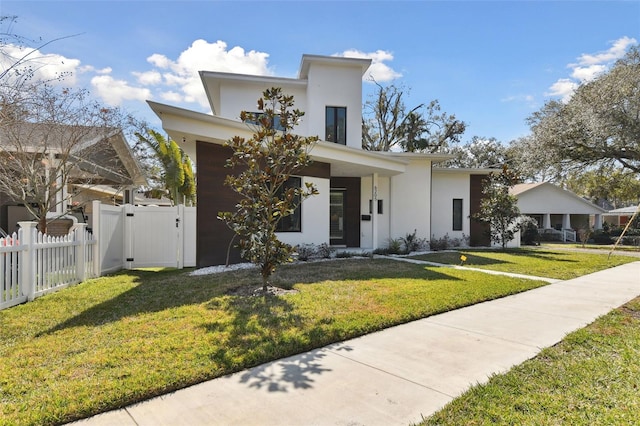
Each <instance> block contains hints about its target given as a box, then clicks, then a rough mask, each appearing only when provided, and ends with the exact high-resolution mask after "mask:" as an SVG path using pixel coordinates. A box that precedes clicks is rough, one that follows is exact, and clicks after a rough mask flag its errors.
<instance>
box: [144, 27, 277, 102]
mask: <svg viewBox="0 0 640 426" xmlns="http://www.w3.org/2000/svg"><path fill="white" fill-rule="evenodd" d="M268 57H269V54H267V53H264V52H257V51H255V50H250V51H248V52H247V51H245V50H244V49H243V48H242V47H239V46H235V47H233V48H231V49H229V50H227V44H226V43H225V42H224V41H221V40H218V41H216V42H215V43H209V42H207V41H206V40H202V39H199V40H196V41H194V42H193V43H192V44H191V46H189V47H188V48H187V49H186V50H184V51H183V52H182V53H181V54H180V55H179V56H178V58H177V59H176V60H172V59H170V58H168V57H166V56H165V55H162V54H159V53H155V54H153V55H151V56H149V57H148V58H147V62H149V63H150V64H151V65H153V66H155V67H156V68H159V69H160V70H161V71H162V77H163V84H165V85H167V86H169V87H171V88H172V89H170V90H168V91H167V92H166V93H161V94H160V97H162V98H163V99H165V98H171V99H176V98H177V95H178V94H179V95H180V96H179V97H180V98H182V100H184V101H185V102H197V103H199V104H200V105H201V106H203V107H208V106H209V101H208V100H207V97H206V95H205V93H204V89H203V87H202V82H201V81H200V76H199V75H198V71H220V72H233V73H239V74H251V75H272V71H271V70H270V68H269V66H268V61H267V59H268ZM150 72H159V71H158V70H153V71H150ZM176 90H177V92H176Z"/></svg>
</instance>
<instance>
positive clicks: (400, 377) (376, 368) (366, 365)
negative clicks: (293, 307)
mask: <svg viewBox="0 0 640 426" xmlns="http://www.w3.org/2000/svg"><path fill="white" fill-rule="evenodd" d="M329 352H331V353H333V354H334V355H337V356H339V357H342V358H344V359H347V360H349V361H351V362H355V363H357V364H360V365H364V366H365V367H369V368H372V369H374V370H377V371H380V372H381V373H384V374H387V375H389V376H392V377H396V378H398V379H400V380H403V381H405V382H409V383H413V384H414V385H416V386H420V387H421V388H424V389H429V390H431V391H434V392H437V393H439V394H441V395H444V396H446V397H448V398H452V399H453V398H454V396H453V395H449V394H448V393H446V392H442V391H441V390H438V389H435V388H432V387H430V386H427V385H423V384H422V383H418V382H416V381H414V380H411V379H408V378H406V377H403V376H399V375H397V374H393V373H390V372H389V371H387V370H383V369H382V368H380V367H376V366H374V365H371V364H367V363H366V362H362V361H358V360H357V359H353V358H351V357H348V356H346V355H343V354H341V353H338V352H336V351H334V350H332V349H329Z"/></svg>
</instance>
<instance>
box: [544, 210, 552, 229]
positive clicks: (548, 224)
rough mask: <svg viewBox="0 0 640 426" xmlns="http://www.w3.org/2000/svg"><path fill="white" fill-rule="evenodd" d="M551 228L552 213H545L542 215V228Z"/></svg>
mask: <svg viewBox="0 0 640 426" xmlns="http://www.w3.org/2000/svg"><path fill="white" fill-rule="evenodd" d="M550 228H551V214H550V213H545V214H543V215H542V229H550Z"/></svg>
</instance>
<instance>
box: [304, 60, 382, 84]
mask: <svg viewBox="0 0 640 426" xmlns="http://www.w3.org/2000/svg"><path fill="white" fill-rule="evenodd" d="M312 62H317V63H323V64H328V65H342V66H352V67H355V66H358V67H360V69H361V72H362V75H364V73H365V72H367V70H368V69H369V67H370V66H371V59H368V58H345V57H342V56H322V55H308V54H304V55H302V59H301V61H300V70H299V71H298V76H299V78H301V79H305V80H306V79H307V78H308V77H309V67H310V66H311V63H312Z"/></svg>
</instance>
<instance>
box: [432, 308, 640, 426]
mask: <svg viewBox="0 0 640 426" xmlns="http://www.w3.org/2000/svg"><path fill="white" fill-rule="evenodd" d="M639 359H640V298H636V299H634V300H633V301H631V302H629V303H628V304H627V305H625V306H624V307H622V308H620V309H616V310H614V311H613V312H611V313H609V314H608V315H605V316H603V317H601V318H599V319H598V320H596V321H595V322H594V323H593V324H591V325H589V326H588V327H586V328H584V329H581V330H578V331H576V332H574V333H571V334H569V335H568V336H567V337H566V338H565V339H564V340H563V341H562V342H560V343H559V344H557V345H555V346H553V347H551V348H548V349H545V350H543V351H542V352H541V353H540V354H539V355H538V356H537V357H536V358H534V359H532V360H529V361H526V362H525V363H523V364H521V365H519V366H517V367H514V368H513V369H512V370H511V371H509V372H508V373H506V374H503V375H499V376H494V377H492V378H491V379H490V380H489V382H488V383H487V384H484V385H479V386H475V387H473V388H472V389H470V390H469V391H467V392H466V393H465V394H463V395H462V396H461V397H459V398H457V399H455V400H454V401H452V402H451V403H450V404H448V405H447V406H446V407H445V408H444V409H443V410H441V411H439V412H438V413H436V414H434V415H433V416H432V417H430V418H429V419H427V420H426V421H425V422H423V423H422V425H423V426H427V425H481V424H513V425H557V424H566V425H637V424H640V363H638V360H639Z"/></svg>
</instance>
